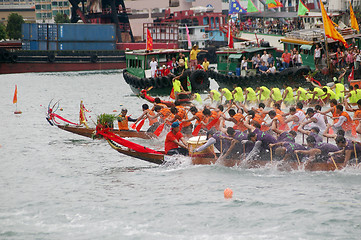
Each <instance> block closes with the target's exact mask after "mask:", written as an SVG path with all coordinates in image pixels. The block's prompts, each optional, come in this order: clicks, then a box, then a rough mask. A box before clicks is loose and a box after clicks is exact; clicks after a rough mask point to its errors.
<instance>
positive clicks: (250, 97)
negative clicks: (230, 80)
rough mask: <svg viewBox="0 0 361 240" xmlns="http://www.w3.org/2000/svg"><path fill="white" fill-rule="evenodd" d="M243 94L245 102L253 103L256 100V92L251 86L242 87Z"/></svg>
mask: <svg viewBox="0 0 361 240" xmlns="http://www.w3.org/2000/svg"><path fill="white" fill-rule="evenodd" d="M244 95H245V96H246V97H245V98H244V101H245V103H255V102H256V101H257V96H256V92H255V91H254V90H253V88H251V87H248V88H246V89H244Z"/></svg>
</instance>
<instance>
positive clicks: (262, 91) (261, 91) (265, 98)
mask: <svg viewBox="0 0 361 240" xmlns="http://www.w3.org/2000/svg"><path fill="white" fill-rule="evenodd" d="M256 91H258V102H263V103H265V104H266V105H267V106H268V103H269V99H270V96H271V94H270V93H271V90H269V89H268V88H267V87H265V86H262V87H257V89H256Z"/></svg>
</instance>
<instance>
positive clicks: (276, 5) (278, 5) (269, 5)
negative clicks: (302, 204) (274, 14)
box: [268, 0, 283, 9]
mask: <svg viewBox="0 0 361 240" xmlns="http://www.w3.org/2000/svg"><path fill="white" fill-rule="evenodd" d="M274 1H275V2H276V4H274V3H269V4H268V9H271V8H279V7H283V4H282V3H281V2H280V1H278V0H274Z"/></svg>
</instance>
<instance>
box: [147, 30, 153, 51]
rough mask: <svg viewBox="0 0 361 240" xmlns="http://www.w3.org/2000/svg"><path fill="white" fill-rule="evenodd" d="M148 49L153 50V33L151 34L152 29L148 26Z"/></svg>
mask: <svg viewBox="0 0 361 240" xmlns="http://www.w3.org/2000/svg"><path fill="white" fill-rule="evenodd" d="M147 50H148V51H152V50H153V38H152V35H150V31H149V29H148V28H147Z"/></svg>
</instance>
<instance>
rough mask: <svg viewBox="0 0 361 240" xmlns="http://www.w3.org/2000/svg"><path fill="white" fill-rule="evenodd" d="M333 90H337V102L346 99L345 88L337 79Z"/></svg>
mask: <svg viewBox="0 0 361 240" xmlns="http://www.w3.org/2000/svg"><path fill="white" fill-rule="evenodd" d="M331 89H335V94H336V100H337V101H343V99H344V97H345V93H344V92H345V86H344V85H343V84H341V83H340V82H339V81H337V79H336V81H335V84H334V85H333V86H332V87H331Z"/></svg>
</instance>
